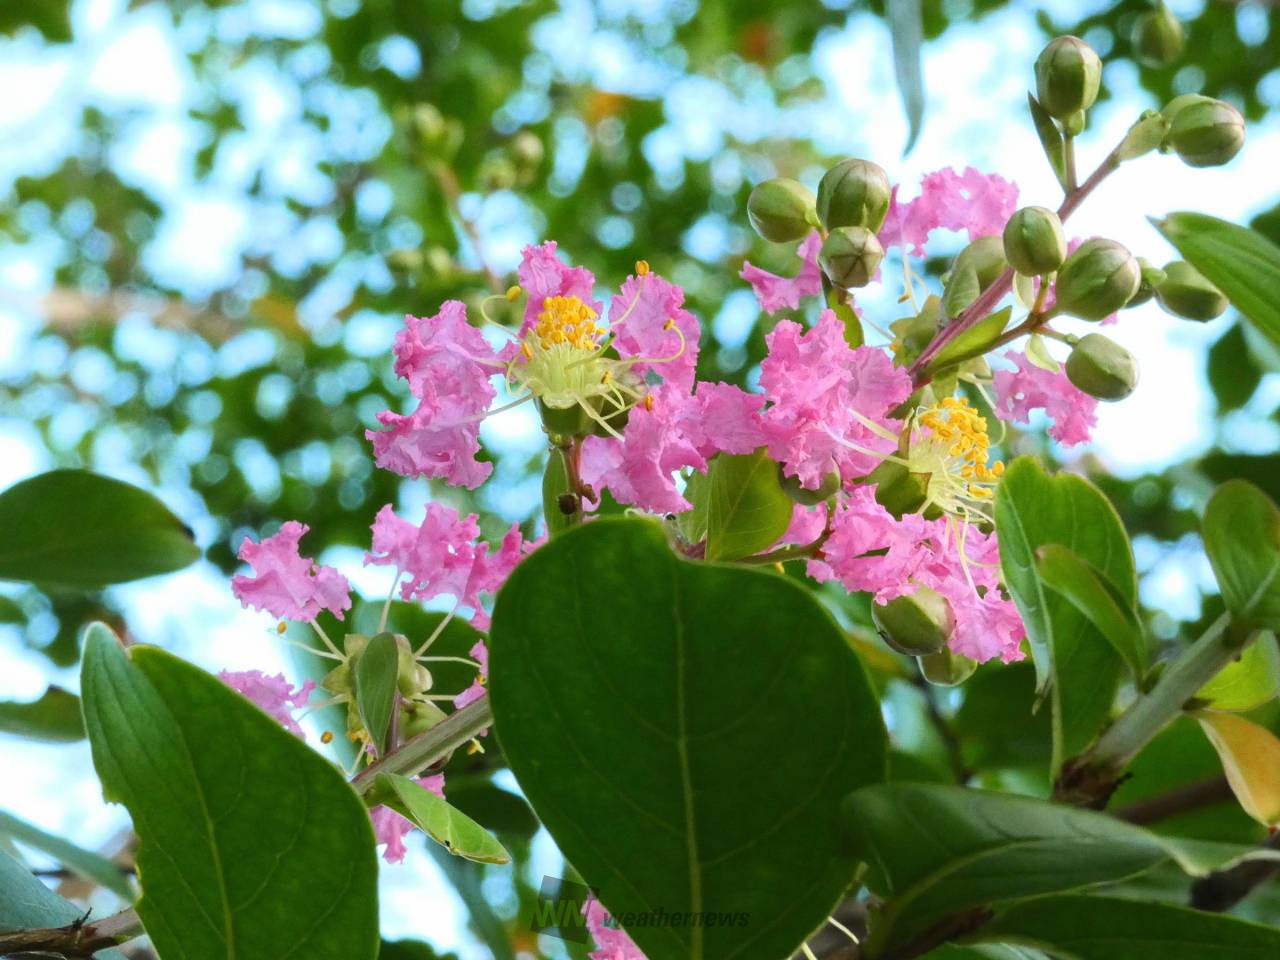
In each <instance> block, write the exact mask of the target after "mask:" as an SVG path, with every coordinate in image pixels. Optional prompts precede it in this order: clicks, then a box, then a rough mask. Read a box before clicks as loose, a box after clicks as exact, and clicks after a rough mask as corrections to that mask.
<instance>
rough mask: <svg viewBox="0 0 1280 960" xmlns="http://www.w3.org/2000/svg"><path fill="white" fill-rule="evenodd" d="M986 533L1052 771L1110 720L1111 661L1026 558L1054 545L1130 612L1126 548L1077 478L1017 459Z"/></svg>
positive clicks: (1101, 500)
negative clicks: (1031, 682)
mask: <svg viewBox="0 0 1280 960" xmlns="http://www.w3.org/2000/svg"><path fill="white" fill-rule="evenodd" d="M995 519H996V532H997V533H998V535H999V537H1000V564H1001V569H1002V570H1003V572H1004V579H1005V583H1006V585H1007V586H1008V588H1009V592H1010V594H1011V595H1012V596H1013V600H1014V603H1015V604H1017V607H1018V612H1019V613H1020V614H1021V615H1022V622H1023V623H1024V624H1025V625H1026V628H1027V639H1028V642H1029V643H1030V645H1031V656H1032V659H1033V660H1034V662H1035V667H1036V689H1037V692H1038V693H1040V694H1042V695H1043V694H1044V693H1046V692H1047V693H1048V695H1049V697H1050V698H1051V704H1052V711H1053V712H1052V717H1053V763H1052V772H1053V774H1054V775H1056V773H1057V771H1058V768H1059V767H1060V766H1061V764H1062V761H1063V759H1064V758H1065V757H1066V756H1068V755H1073V754H1076V753H1078V752H1079V751H1080V750H1082V749H1084V747H1085V746H1087V745H1088V744H1089V743H1090V742H1091V741H1092V740H1093V738H1094V737H1095V736H1096V735H1097V734H1098V732H1099V730H1101V728H1102V725H1103V724H1104V723H1106V721H1107V718H1108V717H1109V715H1110V713H1111V706H1112V701H1113V700H1114V699H1115V693H1116V689H1117V687H1118V685H1119V680H1120V670H1121V659H1120V657H1119V655H1118V654H1117V653H1116V652H1115V649H1114V648H1113V647H1112V645H1111V644H1110V643H1108V642H1107V640H1106V638H1105V637H1104V636H1103V634H1102V633H1101V632H1100V631H1099V630H1098V628H1097V627H1095V626H1094V625H1093V624H1092V623H1091V622H1090V620H1089V618H1088V617H1086V616H1085V615H1084V614H1083V613H1081V612H1080V611H1079V610H1078V609H1077V608H1076V606H1075V605H1074V604H1073V603H1072V602H1071V601H1070V600H1069V599H1067V598H1066V597H1065V596H1063V595H1061V594H1060V593H1058V592H1056V591H1054V590H1051V589H1050V588H1049V587H1048V585H1047V584H1046V583H1045V582H1044V580H1043V579H1042V578H1041V575H1040V573H1039V571H1038V569H1037V567H1036V551H1038V550H1039V549H1040V548H1041V547H1043V546H1045V545H1046V544H1060V545H1061V546H1064V547H1067V548H1068V549H1070V550H1071V551H1072V552H1073V553H1074V554H1075V555H1076V556H1077V557H1079V558H1080V559H1081V560H1083V561H1085V562H1086V563H1088V564H1089V565H1090V566H1092V567H1093V568H1094V569H1095V570H1097V571H1098V573H1100V574H1101V575H1102V576H1104V577H1105V578H1106V579H1107V581H1109V582H1110V584H1111V585H1112V586H1114V587H1115V589H1116V591H1117V592H1118V595H1119V600H1120V601H1121V602H1122V603H1123V604H1124V605H1125V606H1127V607H1129V608H1130V609H1133V608H1136V606H1137V595H1138V586H1137V578H1136V576H1135V574H1134V567H1133V550H1132V549H1131V548H1130V546H1129V538H1128V536H1127V535H1126V534H1125V532H1124V526H1123V525H1122V524H1121V523H1120V518H1119V517H1118V516H1117V515H1116V511H1115V508H1114V507H1112V506H1111V502H1110V501H1109V500H1107V498H1106V497H1105V496H1104V495H1103V494H1102V493H1101V491H1099V490H1098V489H1097V488H1096V487H1094V486H1093V485H1092V484H1090V483H1089V481H1087V480H1085V479H1084V478H1083V477H1078V476H1075V475H1074V474H1069V473H1059V474H1057V475H1053V476H1051V475H1049V474H1047V473H1046V472H1045V471H1044V469H1043V468H1042V467H1041V466H1040V464H1039V462H1038V461H1036V460H1035V459H1034V458H1032V457H1019V458H1018V459H1016V460H1014V461H1013V463H1012V464H1010V465H1009V469H1008V470H1007V471H1005V475H1004V477H1003V479H1002V480H1001V481H1000V486H999V488H998V489H997V491H996V503H995Z"/></svg>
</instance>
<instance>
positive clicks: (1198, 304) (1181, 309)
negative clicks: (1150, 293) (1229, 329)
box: [1156, 260, 1227, 322]
mask: <svg viewBox="0 0 1280 960" xmlns="http://www.w3.org/2000/svg"><path fill="white" fill-rule="evenodd" d="M1164 273H1165V278H1164V281H1163V282H1162V283H1160V284H1158V285H1157V286H1156V299H1157V300H1159V301H1160V306H1162V307H1164V308H1165V310H1166V311H1167V312H1169V313H1172V314H1173V315H1174V316H1175V317H1182V318H1183V319H1185V320H1200V321H1202V322H1203V321H1207V320H1212V319H1214V318H1215V317H1220V316H1222V313H1223V311H1224V310H1226V309H1227V298H1226V297H1225V296H1223V294H1222V291H1221V290H1219V289H1218V288H1217V287H1215V286H1214V285H1213V284H1212V283H1210V282H1209V281H1208V280H1207V279H1205V276H1204V274H1202V273H1201V272H1200V271H1199V270H1197V269H1196V268H1195V267H1193V266H1192V265H1191V264H1189V263H1187V262H1186V261H1184V260H1174V261H1172V262H1171V263H1166V264H1165V265H1164Z"/></svg>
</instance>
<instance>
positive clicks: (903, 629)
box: [871, 587, 956, 657]
mask: <svg viewBox="0 0 1280 960" xmlns="http://www.w3.org/2000/svg"><path fill="white" fill-rule="evenodd" d="M871 619H872V621H873V622H874V623H875V625H876V629H877V630H878V631H879V632H880V636H881V637H882V638H883V639H884V642H885V643H887V644H888V645H889V646H890V647H892V648H893V649H894V650H897V651H898V652H899V653H905V654H906V655H907V656H910V657H923V656H927V655H928V654H931V653H937V652H938V651H939V650H942V649H943V648H945V647H946V645H947V641H948V640H949V639H950V638H951V634H952V633H953V632H954V631H955V628H956V615H955V613H954V612H953V611H952V610H951V604H949V603H948V602H947V598H946V597H944V596H942V594H940V593H938V592H937V591H936V590H931V589H929V588H928V587H917V588H916V590H915V592H914V593H910V594H906V595H904V596H901V597H898V598H897V599H895V600H890V601H889V602H888V603H883V604H881V603H873V604H872V605H871Z"/></svg>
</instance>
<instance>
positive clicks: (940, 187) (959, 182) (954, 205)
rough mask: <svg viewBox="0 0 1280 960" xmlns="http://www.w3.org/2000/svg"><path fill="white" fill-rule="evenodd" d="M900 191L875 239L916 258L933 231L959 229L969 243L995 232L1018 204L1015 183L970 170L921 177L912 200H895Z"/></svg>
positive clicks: (922, 250)
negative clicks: (900, 248) (905, 251)
mask: <svg viewBox="0 0 1280 960" xmlns="http://www.w3.org/2000/svg"><path fill="white" fill-rule="evenodd" d="M900 188H901V185H900V184H899V185H898V186H895V187H894V188H893V199H892V200H891V202H890V204H889V214H888V216H887V217H886V218H885V222H884V227H882V228H881V230H880V234H879V239H880V242H881V244H882V245H883V246H884V247H885V248H886V249H887V248H888V247H889V246H890V245H901V246H902V248H903V249H904V250H906V249H907V248H910V252H911V253H912V254H914V255H915V256H923V255H924V252H925V250H924V246H925V242H926V241H927V240H928V239H929V234H930V233H931V232H932V231H933V230H937V229H946V230H958V231H963V232H965V233H967V234H968V236H969V239H970V240H971V241H972V240H977V239H978V238H979V237H990V236H994V235H996V234H999V233H1001V232H1002V231H1003V230H1004V226H1005V224H1006V223H1008V221H1009V217H1010V216H1012V214H1013V212H1014V210H1015V209H1017V206H1018V188H1017V186H1016V185H1015V184H1013V183H1010V182H1009V181H1008V180H1005V179H1004V178H1003V177H1000V176H997V175H996V174H994V173H981V172H980V171H978V170H975V169H974V168H973V167H966V168H965V170H964V172H963V173H956V172H955V171H954V170H952V169H944V170H935V171H934V172H933V173H927V174H925V175H924V178H923V179H922V180H921V181H920V195H919V196H918V197H916V198H915V199H914V200H909V201H902V200H899V199H898V193H899V190H900Z"/></svg>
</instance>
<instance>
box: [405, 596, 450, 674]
mask: <svg viewBox="0 0 1280 960" xmlns="http://www.w3.org/2000/svg"><path fill="white" fill-rule="evenodd" d="M458 606H459V604H457V603H454V605H453V609H452V610H450V611H449V612H448V613H447V614H445V617H444V619H443V620H441V621H440V622H439V623H438V624H436V628H435V629H434V630H432V631H431V636H429V637H427V639H426V640H424V641H422V646H420V647H419V648H418V649H417V650H415V651H413V659H415V660H417V659H418V658H419V657H420V656H422V655H423V654H424V653H426V652H427V651H428V650H430V649H431V645H432V644H433V643H435V642H436V641H437V640H439V639H440V635H441V634H443V633H444V628H445V627H447V626H449V621H451V620H452V619H453V615H454V614H455V613H457V612H458Z"/></svg>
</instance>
